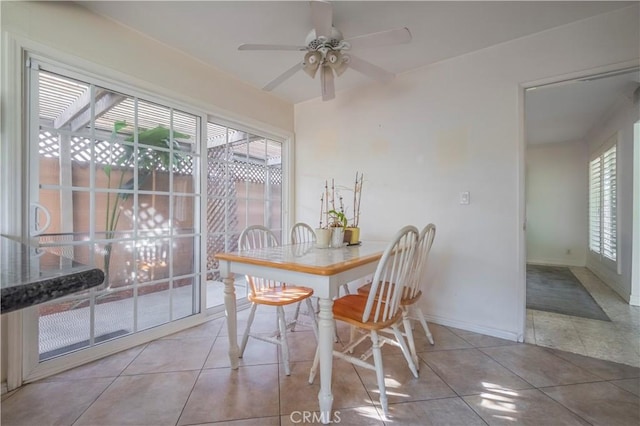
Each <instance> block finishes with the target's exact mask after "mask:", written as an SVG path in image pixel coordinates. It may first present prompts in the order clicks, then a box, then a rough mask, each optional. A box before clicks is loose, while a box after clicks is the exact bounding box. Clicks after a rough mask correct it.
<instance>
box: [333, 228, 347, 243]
mask: <svg viewBox="0 0 640 426" xmlns="http://www.w3.org/2000/svg"><path fill="white" fill-rule="evenodd" d="M342 246H344V228H343V227H337V228H331V247H333V248H338V247H342Z"/></svg>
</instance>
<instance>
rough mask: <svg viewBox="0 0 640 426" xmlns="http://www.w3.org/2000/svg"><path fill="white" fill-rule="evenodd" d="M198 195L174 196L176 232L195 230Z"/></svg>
mask: <svg viewBox="0 0 640 426" xmlns="http://www.w3.org/2000/svg"><path fill="white" fill-rule="evenodd" d="M195 209H196V197H190V196H182V195H176V196H174V197H173V226H174V234H192V233H194V232H195V228H194V222H193V218H194V217H195Z"/></svg>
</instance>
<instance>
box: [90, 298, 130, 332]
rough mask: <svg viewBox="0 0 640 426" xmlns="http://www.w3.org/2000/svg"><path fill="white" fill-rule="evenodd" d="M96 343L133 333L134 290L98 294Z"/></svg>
mask: <svg viewBox="0 0 640 426" xmlns="http://www.w3.org/2000/svg"><path fill="white" fill-rule="evenodd" d="M95 316H96V318H95V321H96V324H95V339H96V342H100V341H104V340H109V339H113V338H116V337H120V336H124V335H126V334H130V333H133V331H134V328H133V290H131V289H128V290H122V291H104V292H101V293H97V294H96V306H95Z"/></svg>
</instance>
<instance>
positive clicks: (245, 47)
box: [238, 44, 307, 52]
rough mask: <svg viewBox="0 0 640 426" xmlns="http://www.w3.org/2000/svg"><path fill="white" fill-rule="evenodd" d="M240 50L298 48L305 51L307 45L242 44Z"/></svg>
mask: <svg viewBox="0 0 640 426" xmlns="http://www.w3.org/2000/svg"><path fill="white" fill-rule="evenodd" d="M238 50H297V51H299V52H304V51H305V50H307V46H292V45H287V44H241V45H240V46H238Z"/></svg>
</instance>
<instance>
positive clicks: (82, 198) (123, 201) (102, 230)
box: [74, 192, 133, 239]
mask: <svg viewBox="0 0 640 426" xmlns="http://www.w3.org/2000/svg"><path fill="white" fill-rule="evenodd" d="M87 197H88V194H86V195H85V194H77V195H76V197H74V201H75V203H74V204H75V205H74V216H76V217H77V222H78V225H76V226H81V228H80V230H81V231H85V226H86V230H87V231H88V229H89V228H88V219H89V215H90V208H91V204H90V203H89V202H88V199H87ZM95 199H96V205H95V207H96V211H95V221H96V222H95V227H96V233H97V234H100V235H104V237H103V238H107V239H111V238H122V237H125V236H128V235H131V233H132V232H133V196H132V194H129V193H121V192H97V193H96V194H95ZM76 200H77V201H76Z"/></svg>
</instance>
